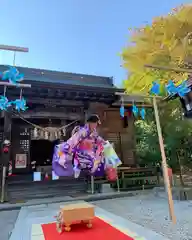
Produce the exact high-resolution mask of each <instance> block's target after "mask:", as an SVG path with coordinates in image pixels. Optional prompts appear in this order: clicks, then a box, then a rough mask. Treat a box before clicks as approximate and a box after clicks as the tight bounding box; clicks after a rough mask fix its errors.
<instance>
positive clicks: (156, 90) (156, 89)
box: [150, 82, 160, 95]
mask: <svg viewBox="0 0 192 240" xmlns="http://www.w3.org/2000/svg"><path fill="white" fill-rule="evenodd" d="M159 93H160V84H159V83H158V82H153V85H152V87H151V90H150V94H155V95H159Z"/></svg>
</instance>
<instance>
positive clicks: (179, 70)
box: [144, 64, 192, 73]
mask: <svg viewBox="0 0 192 240" xmlns="http://www.w3.org/2000/svg"><path fill="white" fill-rule="evenodd" d="M144 67H146V68H152V69H157V70H165V71H173V72H183V73H192V69H187V68H175V67H166V66H159V65H150V64H145V65H144Z"/></svg>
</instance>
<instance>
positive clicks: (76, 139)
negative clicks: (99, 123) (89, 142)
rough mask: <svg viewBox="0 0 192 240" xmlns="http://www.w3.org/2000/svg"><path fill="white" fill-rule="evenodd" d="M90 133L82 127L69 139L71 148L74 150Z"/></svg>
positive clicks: (68, 142)
mask: <svg viewBox="0 0 192 240" xmlns="http://www.w3.org/2000/svg"><path fill="white" fill-rule="evenodd" d="M87 135H88V132H87V130H86V129H85V128H82V129H80V130H79V131H78V132H76V133H75V134H74V135H73V136H72V137H70V138H69V139H68V141H67V144H68V145H69V147H70V150H72V151H73V150H74V148H75V147H77V145H78V144H79V143H80V142H81V141H82V140H83V139H84V138H86V136H87Z"/></svg>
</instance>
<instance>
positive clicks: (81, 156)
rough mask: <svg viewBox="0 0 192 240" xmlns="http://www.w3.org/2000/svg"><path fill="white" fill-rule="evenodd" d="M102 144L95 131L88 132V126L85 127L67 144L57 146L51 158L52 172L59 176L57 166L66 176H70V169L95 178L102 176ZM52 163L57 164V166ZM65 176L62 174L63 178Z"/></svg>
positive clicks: (102, 141)
mask: <svg viewBox="0 0 192 240" xmlns="http://www.w3.org/2000/svg"><path fill="white" fill-rule="evenodd" d="M104 143H105V141H104V140H103V139H102V138H101V137H100V136H99V135H98V133H97V131H96V130H95V131H93V132H90V130H89V128H88V126H87V125H85V126H84V127H82V128H80V130H79V131H78V132H76V133H75V134H74V135H73V136H72V137H71V138H70V139H69V140H68V141H67V142H65V143H62V144H60V145H57V149H55V152H54V156H53V170H54V171H55V173H56V174H57V175H58V174H60V175H61V173H59V171H58V169H57V167H55V166H56V165H57V166H58V168H60V170H61V169H62V170H63V172H65V173H66V175H72V174H71V169H72V168H73V170H74V171H79V172H80V171H81V170H88V171H89V172H90V173H92V174H94V175H95V176H103V175H104V157H103V145H104ZM54 162H57V164H56V163H54ZM54 164H55V165H54ZM68 170H69V171H68ZM66 175H65V174H64V176H66ZM58 176H59V175H58ZM62 176H63V175H62Z"/></svg>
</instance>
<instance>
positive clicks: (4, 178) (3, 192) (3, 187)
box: [1, 166, 7, 203]
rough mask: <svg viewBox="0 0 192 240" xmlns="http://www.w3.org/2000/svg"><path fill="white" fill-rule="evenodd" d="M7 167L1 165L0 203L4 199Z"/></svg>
mask: <svg viewBox="0 0 192 240" xmlns="http://www.w3.org/2000/svg"><path fill="white" fill-rule="evenodd" d="M6 173H7V167H6V166H3V174H2V183H1V203H3V202H4V201H5V181H6Z"/></svg>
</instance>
